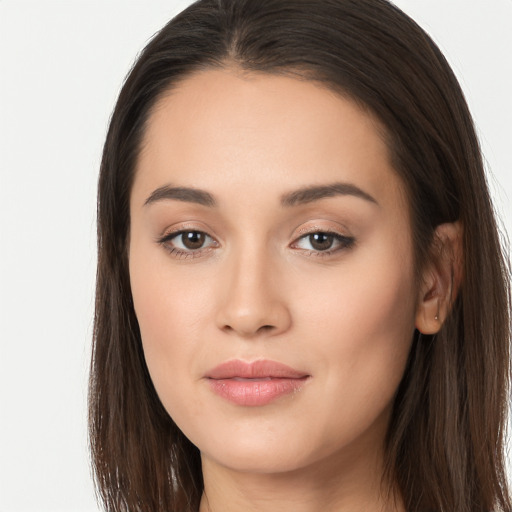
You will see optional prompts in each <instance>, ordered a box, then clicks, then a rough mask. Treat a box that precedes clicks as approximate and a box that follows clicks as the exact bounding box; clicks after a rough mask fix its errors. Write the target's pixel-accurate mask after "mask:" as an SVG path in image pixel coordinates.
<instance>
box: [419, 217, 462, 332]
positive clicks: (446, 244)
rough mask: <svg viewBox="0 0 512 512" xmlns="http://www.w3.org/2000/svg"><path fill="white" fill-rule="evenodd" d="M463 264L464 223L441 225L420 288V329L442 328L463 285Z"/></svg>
mask: <svg viewBox="0 0 512 512" xmlns="http://www.w3.org/2000/svg"><path fill="white" fill-rule="evenodd" d="M462 265H463V260H462V225H461V223H460V222H453V223H447V224H440V225H439V226H437V228H436V230H435V233H434V238H433V242H432V247H431V251H430V261H429V262H427V264H426V265H425V268H424V270H423V272H422V280H421V285H420V289H419V297H418V302H417V308H416V329H418V331H420V332H421V333H422V334H435V333H437V332H438V331H439V329H441V326H442V325H443V322H444V321H445V320H446V317H447V316H448V313H449V312H450V309H451V306H452V304H453V302H454V301H455V299H456V297H457V293H458V291H459V288H460V285H461V280H462Z"/></svg>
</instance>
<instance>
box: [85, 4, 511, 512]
mask: <svg viewBox="0 0 512 512" xmlns="http://www.w3.org/2000/svg"><path fill="white" fill-rule="evenodd" d="M225 66H236V67H238V68H239V69H242V70H246V71H252V72H263V73H271V74H286V75H289V76H295V77H297V78H299V79H305V80H314V81H317V82H322V83H323V84H324V85H326V86H327V87H329V88H331V89H332V90H334V91H337V92H339V93H340V94H343V95H345V96H348V97H350V98H352V99H353V100H355V101H356V102H358V103H359V104H360V105H363V106H364V107H365V108H366V109H367V110H368V111H370V112H371V113H373V115H375V116H376V117H377V118H378V119H379V120H380V122H381V123H382V125H383V126H384V127H385V130H386V138H387V143H388V145H389V148H390V152H391V154H392V158H393V164H394V168H395V170H396V172H397V173H398V174H399V175H400V176H401V178H402V180H403V182H404V184H405V187H406V190H407V192H408V197H409V204H410V210H411V218H412V224H413V237H414V244H415V255H416V263H417V268H418V269H421V268H422V266H423V265H424V264H425V263H426V261H427V260H428V258H429V255H430V254H431V250H430V249H431V246H432V241H433V235H434V230H435V228H436V226H438V225H439V224H441V223H445V222H453V221H456V220H458V221H460V223H461V224H462V226H463V255H464V269H463V279H462V287H461V290H460V293H459V294H458V297H457V299H456V300H455V302H454V305H453V308H452V310H451V313H450V315H449V317H448V318H447V320H446V322H445V324H444V325H443V327H442V329H441V330H440V332H439V333H438V334H437V335H436V336H435V337H428V336H420V335H419V334H418V333H416V335H415V338H414V340H413V345H412V349H411V353H410V356H409V361H408V365H407V369H406V372H405V374H404V377H403V380H402V382H401V384H400V387H399V389H398V392H397V396H396V400H395V404H394V410H393V415H392V419H391V423H390V426H389V432H388V437H387V441H386V442H387V444H386V448H387V450H386V457H387V459H386V464H387V465H386V468H387V470H386V473H387V475H388V476H389V477H390V478H391V481H392V482H394V484H395V485H396V488H397V489H398V492H399V493H400V494H401V496H402V498H403V500H404V503H405V507H406V510H408V511H409V512H425V511H427V510H428V511H438V512H441V511H443V512H477V511H478V512H484V511H485V512H489V511H491V510H492V511H498V510H500V511H510V510H512V506H511V502H510V498H509V494H508V490H507V485H506V477H505V469H504V460H503V452H504V429H505V414H506V406H507V401H508V378H509V340H510V319H509V302H510V296H509V286H508V285H509V282H508V269H507V266H506V262H505V259H504V256H503V255H502V252H501V249H500V243H499V237H498V231H497V227H496V223H495V218H494V215H493V209H492V205H491V202H490V198H489V193H488V189H487V184H486V179H485V175H484V169H483V163H482V158H481V152H480V148H479V144H478V141H477V138H476V135H475V130H474V127H473V123H472V119H471V116H470V113H469V111H468V108H467V105H466V102H465V100H464V98H463V94H462V91H461V89H460V87H459V85H458V83H457V80H456V78H455V77H454V75H453V73H452V71H451V69H450V67H449V66H448V64H447V62H446V60H445V59H444V57H443V56H442V54H441V52H440V51H439V49H438V48H437V47H436V45H435V44H434V43H433V42H432V40H431V39H430V38H429V37H428V36H427V34H426V33H425V32H424V31H423V30H422V29H421V28H419V27H418V25H416V23H415V22H414V21H412V20H411V19H410V18H408V17H407V16H406V15H405V14H404V13H402V12H401V11H400V10H399V9H397V8H396V7H394V6H393V5H392V4H391V3H389V2H387V1H386V0H201V1H198V2H196V3H194V4H193V5H191V6H190V7H188V8H187V9H186V10H184V11H183V12H182V13H181V14H179V15H178V16H177V17H175V18H174V19H173V20H171V21H170V22H169V23H168V24H167V25H166V26H165V27H164V28H163V29H162V30H161V31H160V32H159V33H158V34H157V35H156V36H155V37H154V38H153V39H152V40H151V42H150V43H149V44H148V46H147V47H146V48H145V49H144V51H143V52H142V54H141V55H140V57H139V58H138V60H137V62H136V63H135V65H134V67H133V69H132V70H131V72H130V73H129V75H128V77H127V79H126V81H125V84H124V86H123V88H122V90H121V93H120V95H119V99H118V102H117V105H116V107H115V110H114V113H113V115H112V118H111V122H110V127H109V131H108V135H107V139H106V143H105V147H104V152H103V160H102V164H101V172H100V178H99V192H98V273H97V291H96V314H95V329H94V345H93V359H92V367H91V377H90V389H89V402H90V418H89V419H90V442H91V450H92V458H93V465H94V471H95V476H96V483H97V488H98V490H99V494H100V496H101V499H102V500H103V502H104V505H105V507H106V509H107V510H109V511H112V512H121V511H123V512H135V511H140V512H164V511H165V512H170V511H175V512H178V511H179V512H187V511H189V512H192V511H197V509H198V506H199V500H200V497H201V493H202V488H203V483H202V475H201V463H200V457H199V452H198V450H197V448H196V447H195V446H193V445H192V444H191V443H190V441H188V439H187V438H186V437H185V436H184V435H183V434H182V433H181V431H180V430H179V429H178V428H177V427H176V426H175V424H174V423H173V421H172V419H171V418H170V417H169V415H168V414H167V412H166V411H165V410H164V408H163V406H162V405H161V403H160V401H159V399H158V397H157V394H156V392H155V390H154V388H153V385H152V382H151V379H150V377H149V374H148V370H147V367H146V364H145V361H144V356H143V352H142V346H141V338H140V333H139V328H138V324H137V319H136V316H135V313H134V308H133V304H132V298H131V291H130V282H129V277H128V265H127V240H128V235H129V227H130V216H129V197H130V191H131V186H132V182H133V177H134V172H135V171H136V165H137V156H138V152H139V148H140V144H141V139H142V137H143V134H144V128H145V125H146V122H147V120H148V117H149V115H150V113H151V110H152V107H153V106H154V105H155V102H156V101H157V100H158V99H159V98H160V97H161V96H162V94H163V93H164V92H166V91H168V90H169V89H170V88H172V87H173V86H174V85H176V83H177V82H178V81H180V80H183V79H185V78H186V77H187V76H189V75H190V74H191V73H193V72H195V71H198V70H201V69H208V68H212V67H225Z"/></svg>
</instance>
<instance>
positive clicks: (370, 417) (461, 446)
mask: <svg viewBox="0 0 512 512" xmlns="http://www.w3.org/2000/svg"><path fill="white" fill-rule="evenodd" d="M98 234H99V260H98V281H97V305H96V319H95V341H94V356H93V363H92V374H91V385H90V407H91V409H90V427H91V445H92V453H93V462H94V467H95V471H96V478H97V483H98V487H99V490H100V494H101V496H102V499H103V501H104V503H105V506H106V508H107V510H115V511H121V510H122V511H125V510H126V511H127V510H130V511H131V510H141V511H152V512H154V511H164V510H165V511H169V510H173V511H180V512H181V511H197V510H200V511H201V512H207V511H209V512H217V511H231V510H233V511H234V510H294V511H317V510H333V511H348V510H350V511H355V510H369V511H370V510H371V511H373V510H375V511H377V510H378V511H381V510H385V511H404V510H407V511H418V512H423V511H429V510H432V511H434V510H435V511H450V512H451V511H455V510H456V511H458V512H459V511H461V512H466V511H467V512H469V511H471V512H474V511H477V510H478V511H490V510H496V511H497V510H510V508H511V504H510V499H509V495H508V490H507V486H506V479H505V473H504V462H503V429H504V417H505V416H504V415H505V406H506V402H507V398H508V395H507V393H508V372H509V350H508V343H509V316H508V309H507V308H508V302H507V301H508V297H509V296H508V290H509V289H508V281H507V276H506V272H505V271H506V265H505V262H504V258H503V256H502V253H501V249H500V245H499V239H498V235H497V229H496V224H495V220H494V217H493V212H492V206H491V204H490V200H489V195H488V191H487V185H486V182H485V177H484V173H483V166H482V161H481V155H480V150H479V146H478V142H477V139H476V136H475V133H474V129H473V126H472V122H471V117H470V114H469V112H468V110H467V106H466V104H465V101H464V99H463V95H462V92H461V90H460V87H459V85H458V84H457V81H456V79H455V78H454V76H453V73H452V72H451V70H450V69H449V67H448V65H447V63H446V61H445V59H444V58H443V56H442V55H441V54H440V52H439V50H438V49H437V47H436V46H435V45H434V43H433V42H432V41H431V40H430V39H429V38H428V36H427V35H426V34H425V33H424V32H423V31H422V30H421V29H420V28H419V27H418V26H417V25H416V24H415V23H414V22H413V21H412V20H410V19H409V18H408V17H407V16H405V15H404V14H403V13H401V12H400V11H399V10H398V9H397V8H395V7H394V6H392V5H391V4H389V3H388V2H387V1H384V0H358V1H357V2H356V1H353V0H332V1H318V0H317V1H291V0H290V1H285V0H264V1H259V2H250V1H248V0H231V1H212V0H205V1H200V2H197V3H195V4H194V5H192V6H191V7H189V8H188V9H186V10H185V11H183V12H182V13H181V14H180V15H178V16H177V17H176V18H175V19H173V20H172V21H171V22H170V23H169V24H168V25H167V26H166V27H164V28H163V29H162V31H161V32H160V33H159V34H157V35H156V36H155V38H154V39H153V40H152V41H151V42H150V44H149V45H148V46H147V47H146V49H145V50H144V52H143V53H142V54H141V56H140V57H139V59H138V61H137V63H136V64H135V66H134V68H133V69H132V71H131V73H130V75H129V76H128V78H127V80H126V83H125V85H124V87H123V89H122V91H121V93H120V96H119V100H118V103H117V106H116V109H115V111H114V114H113V117H112V120H111V124H110V129H109V132H108V136H107V141H106V144H105V149H104V154H103V161H102V168H101V174H100V182H99V206H98Z"/></svg>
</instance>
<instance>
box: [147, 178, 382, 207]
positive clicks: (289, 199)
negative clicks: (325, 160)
mask: <svg viewBox="0 0 512 512" xmlns="http://www.w3.org/2000/svg"><path fill="white" fill-rule="evenodd" d="M334 196H354V197H358V198H360V199H364V200H365V201H368V202H370V203H374V204H376V205H378V204H379V203H378V202H377V201H376V200H375V199H374V198H373V197H372V196H371V195H370V194H368V193H367V192H365V191H364V190H361V189H360V188H359V187H356V186H355V185H353V184H351V183H331V184H329V185H312V186H308V187H304V188H299V189H297V190H294V191H292V192H288V193H286V194H284V195H282V196H281V204H282V205H283V206H286V207H291V206H298V205H301V204H307V203H312V202H314V201H319V200H320V199H325V198H328V197H334ZM166 199H174V200H176V201H184V202H187V203H196V204H200V205H202V206H208V207H210V208H212V207H214V206H217V201H216V200H215V198H214V197H213V195H212V194H210V193H209V192H206V191H205V190H201V189H198V188H193V187H173V186H171V185H164V186H162V187H158V188H157V189H156V190H154V191H153V192H152V193H151V194H150V196H149V197H148V198H147V199H146V201H145V202H144V206H147V205H149V204H152V203H156V202H157V201H162V200H166Z"/></svg>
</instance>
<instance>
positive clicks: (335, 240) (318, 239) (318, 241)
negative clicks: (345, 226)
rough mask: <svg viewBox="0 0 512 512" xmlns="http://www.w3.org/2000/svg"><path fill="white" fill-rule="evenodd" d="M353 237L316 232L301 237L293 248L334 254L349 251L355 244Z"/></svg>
mask: <svg viewBox="0 0 512 512" xmlns="http://www.w3.org/2000/svg"><path fill="white" fill-rule="evenodd" d="M354 242H355V240H354V238H352V237H348V236H343V235H340V234H338V233H330V232H328V231H315V232H314V233H308V234H306V235H303V236H301V237H300V238H299V239H298V240H297V241H296V242H294V243H293V247H294V248H297V249H304V250H305V251H309V252H311V253H324V254H332V253H333V252H336V251H338V250H341V249H348V248H350V247H351V246H352V245H353V244H354Z"/></svg>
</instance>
